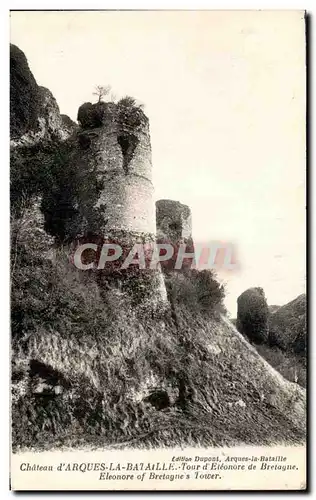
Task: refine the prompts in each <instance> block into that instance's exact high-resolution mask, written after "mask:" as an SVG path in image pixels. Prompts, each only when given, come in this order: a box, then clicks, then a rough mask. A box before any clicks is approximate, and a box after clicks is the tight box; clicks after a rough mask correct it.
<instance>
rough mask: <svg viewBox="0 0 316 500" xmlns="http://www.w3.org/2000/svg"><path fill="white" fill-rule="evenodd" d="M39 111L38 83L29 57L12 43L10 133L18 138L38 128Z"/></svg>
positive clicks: (14, 137) (13, 137) (12, 136)
mask: <svg viewBox="0 0 316 500" xmlns="http://www.w3.org/2000/svg"><path fill="white" fill-rule="evenodd" d="M38 113H39V95H38V85H37V83H36V80H35V78H34V76H33V74H32V72H31V70H30V68H29V65H28V62H27V59H26V57H25V55H24V53H23V52H22V50H20V49H19V48H18V47H16V46H15V45H12V44H10V135H11V138H12V139H17V138H19V137H21V136H22V135H23V134H25V133H26V132H27V131H29V130H36V128H37V117H38Z"/></svg>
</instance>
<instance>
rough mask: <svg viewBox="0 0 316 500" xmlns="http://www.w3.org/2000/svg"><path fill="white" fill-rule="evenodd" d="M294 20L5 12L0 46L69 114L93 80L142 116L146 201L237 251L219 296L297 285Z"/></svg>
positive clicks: (292, 15)
mask: <svg viewBox="0 0 316 500" xmlns="http://www.w3.org/2000/svg"><path fill="white" fill-rule="evenodd" d="M304 32H305V26H304V21H303V13H302V12H298V11H279V12H277V11H225V12H224V11H222V12H221V11H200V12H198V11H195V12H194V11H189V12H172V11H169V12H168V11H161V12H153V11H151V12H150V11H149V12H148V11H147V12H137V11H134V12H115V11H112V12H30V11H29V12H12V13H11V41H12V43H14V44H16V45H18V46H19V47H20V49H21V50H23V51H24V52H25V54H26V56H27V58H28V61H29V65H30V68H31V70H32V72H33V74H34V76H35V78H36V80H37V82H38V84H40V85H43V86H45V87H48V88H49V89H50V90H51V91H52V93H53V94H54V96H55V98H56V99H57V102H58V104H59V107H60V110H61V112H62V113H65V114H68V115H69V116H70V117H71V118H72V119H74V120H75V119H76V116H77V110H78V107H79V106H80V105H81V104H82V103H83V102H85V101H91V100H93V98H94V97H93V95H92V92H93V89H94V86H95V85H97V84H100V85H103V84H105V85H106V84H110V85H111V86H112V88H113V91H114V93H115V94H116V95H117V97H121V96H123V95H126V94H128V95H132V96H134V97H136V98H138V99H139V100H140V101H141V102H143V103H144V104H145V110H146V113H147V115H148V116H149V119H150V126H151V139H152V147H153V175H154V184H155V191H156V193H155V197H156V199H160V198H171V199H175V200H179V201H181V202H182V203H186V204H188V205H189V206H190V207H191V210H192V216H193V236H194V239H195V240H196V241H210V240H226V241H229V242H233V243H234V244H235V245H236V246H237V250H238V256H239V260H240V266H241V268H240V271H238V272H236V271H235V272H234V273H233V272H231V273H230V274H227V273H226V274H225V273H219V275H220V277H221V278H222V279H224V280H225V281H226V282H227V299H226V305H227V307H228V309H229V311H230V312H231V313H232V314H233V315H235V314H236V299H237V297H238V295H239V294H240V293H241V292H243V291H244V290H245V289H246V288H248V287H249V286H262V287H263V288H264V290H265V292H266V296H267V298H268V302H269V303H270V304H283V303H286V302H288V301H289V300H291V299H293V298H294V297H296V296H297V295H299V294H300V293H302V292H304V291H305V279H304V278H305V38H304V36H305V35H304Z"/></svg>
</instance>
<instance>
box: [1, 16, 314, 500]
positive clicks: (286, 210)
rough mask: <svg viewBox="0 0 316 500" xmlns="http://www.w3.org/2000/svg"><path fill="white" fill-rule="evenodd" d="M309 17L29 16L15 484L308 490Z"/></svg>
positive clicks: (14, 184) (15, 325)
mask: <svg viewBox="0 0 316 500" xmlns="http://www.w3.org/2000/svg"><path fill="white" fill-rule="evenodd" d="M306 26H307V19H306V13H305V12H304V11H299V10H282V11H281V10H275V11H269V10H266V11H265V10H244V11H237V10H236V11H233V10H226V11H220V10H217V11H216V10H213V11H212V10H206V11H199V10H196V11H195V10H183V11H181V10H177V11H174V10H173V11H171V10H170V11H168V10H148V11H145V10H143V11H142V10H124V11H123V10H122V11H120V10H103V11H102V10H99V11H89V10H59V11H58V10H55V11H54V10H52V11H41V10H37V11H36V10H34V11H31V10H29V11H26V10H24V11H23V10H20V11H18V10H17V11H14V10H13V11H11V12H10V259H11V272H10V283H11V290H10V308H11V337H10V338H11V347H10V355H11V432H12V434H11V482H12V483H11V487H12V489H16V490H33V489H39V490H46V489H48V490H54V489H56V490H58V489H63V490H67V489H68V490H76V489H86V490H88V489H89V490H98V489H100V490H106V489H110V490H129V489H130V490H133V489H134V490H138V489H139V490H141V489H146V490H159V489H165V490H166V489H169V488H171V489H178V490H185V489H187V490H191V489H192V490H212V489H218V490H221V489H222V490H227V489H237V490H246V489H252V490H256V489H262V490H264V489H295V490H302V489H305V488H306V463H305V461H306V416H307V415H306V413H307V412H306V385H307V324H306V288H307V287H306V208H305V207H306V64H307V60H306V29H307V28H306ZM35 478H37V479H36V484H35V481H34V479H35Z"/></svg>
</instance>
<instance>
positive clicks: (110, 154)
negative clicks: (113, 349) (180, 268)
mask: <svg viewBox="0 0 316 500" xmlns="http://www.w3.org/2000/svg"><path fill="white" fill-rule="evenodd" d="M78 121H79V122H80V124H81V127H82V128H81V130H80V133H79V134H78V149H79V151H80V153H79V157H80V158H79V161H80V163H81V164H82V168H83V170H84V171H85V174H86V175H89V173H93V175H95V178H96V181H97V183H98V185H99V191H98V196H97V197H96V198H95V199H94V200H93V204H94V207H93V208H94V210H97V211H99V213H100V214H103V217H102V221H103V222H102V224H101V226H102V227H99V230H101V232H102V235H103V236H104V237H106V238H110V239H111V240H112V241H113V240H115V241H116V242H119V243H120V244H122V245H123V246H125V247H129V248H131V246H132V245H133V244H135V243H143V244H144V243H145V244H146V243H149V244H152V245H154V244H155V242H156V214H155V204H154V199H153V191H154V189H153V184H152V162H151V144H150V133H149V121H148V118H147V117H146V116H145V114H144V113H143V111H142V110H141V109H140V108H137V107H131V106H129V105H125V104H124V103H123V104H121V105H120V103H119V104H114V103H98V104H91V103H86V104H84V105H82V106H81V107H80V108H79V111H78ZM86 202H87V204H89V202H91V200H86ZM143 274H144V273H143ZM147 274H148V280H149V281H150V283H151V286H148V283H147V285H146V286H147V288H148V295H149V296H150V297H151V299H153V297H154V295H156V297H155V301H157V300H158V301H159V300H165V299H166V293H165V287H164V282H163V277H162V274H161V272H160V271H157V272H152V271H151V272H150V273H147ZM136 278H138V276H136V275H135V276H134V279H136Z"/></svg>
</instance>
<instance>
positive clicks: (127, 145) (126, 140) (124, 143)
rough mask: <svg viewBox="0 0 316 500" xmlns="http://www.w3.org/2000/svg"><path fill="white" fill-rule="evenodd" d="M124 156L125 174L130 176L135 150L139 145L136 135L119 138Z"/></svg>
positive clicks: (125, 135) (122, 135) (124, 135)
mask: <svg viewBox="0 0 316 500" xmlns="http://www.w3.org/2000/svg"><path fill="white" fill-rule="evenodd" d="M117 142H118V143H119V145H120V147H121V150H122V154H123V169H124V172H125V174H128V166H129V164H130V162H131V160H132V158H133V155H134V152H135V149H136V147H137V145H138V143H139V139H138V138H137V137H136V135H134V134H121V135H119V136H118V138H117Z"/></svg>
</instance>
